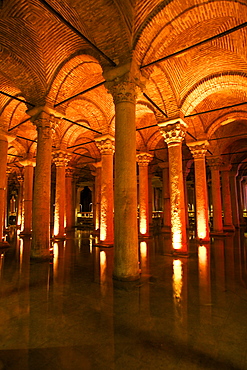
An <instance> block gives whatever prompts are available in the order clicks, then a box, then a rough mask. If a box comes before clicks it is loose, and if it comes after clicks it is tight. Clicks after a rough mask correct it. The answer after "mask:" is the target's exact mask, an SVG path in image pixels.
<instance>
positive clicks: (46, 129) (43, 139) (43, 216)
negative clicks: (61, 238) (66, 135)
mask: <svg viewBox="0 0 247 370" xmlns="http://www.w3.org/2000/svg"><path fill="white" fill-rule="evenodd" d="M34 123H35V124H36V126H37V132H38V142H37V153H36V169H35V180H34V192H33V214H32V245H31V257H32V258H35V259H36V258H37V259H49V258H50V198H51V159H52V157H51V152H52V136H51V135H52V132H51V116H50V115H49V114H48V113H46V112H42V113H40V116H39V118H38V119H36V120H35V122H34Z"/></svg>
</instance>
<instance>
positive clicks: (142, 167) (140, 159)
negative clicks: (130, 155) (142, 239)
mask: <svg viewBox="0 0 247 370" xmlns="http://www.w3.org/2000/svg"><path fill="white" fill-rule="evenodd" d="M136 158H137V163H138V166H139V232H140V234H141V236H149V212H148V164H149V163H150V162H151V161H152V159H153V156H152V155H151V154H149V153H139V154H137V156H136Z"/></svg>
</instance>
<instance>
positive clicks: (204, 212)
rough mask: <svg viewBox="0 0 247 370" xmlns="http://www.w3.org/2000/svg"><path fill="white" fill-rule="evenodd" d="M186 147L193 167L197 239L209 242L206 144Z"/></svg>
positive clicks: (196, 143) (199, 142)
mask: <svg viewBox="0 0 247 370" xmlns="http://www.w3.org/2000/svg"><path fill="white" fill-rule="evenodd" d="M188 146H189V148H190V150H191V152H192V155H193V158H194V167H195V197H196V231H197V238H198V239H199V240H202V241H209V217H208V212H209V210H208V188H207V177H206V163H205V155H206V152H207V149H206V148H207V146H208V142H207V141H197V142H193V143H189V144H188Z"/></svg>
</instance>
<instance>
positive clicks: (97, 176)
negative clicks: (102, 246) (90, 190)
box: [93, 162, 102, 231]
mask: <svg viewBox="0 0 247 370" xmlns="http://www.w3.org/2000/svg"><path fill="white" fill-rule="evenodd" d="M93 165H94V167H95V208H94V215H93V216H94V229H95V230H96V231H98V230H100V204H101V166H102V163H101V162H96V163H94V164H93Z"/></svg>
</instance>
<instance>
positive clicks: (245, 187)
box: [242, 176, 247, 211]
mask: <svg viewBox="0 0 247 370" xmlns="http://www.w3.org/2000/svg"><path fill="white" fill-rule="evenodd" d="M246 179H247V177H246V176H244V177H243V181H242V191H243V209H244V211H246V210H247V180H246Z"/></svg>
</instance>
